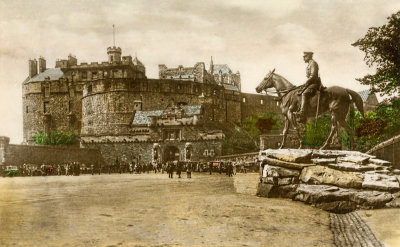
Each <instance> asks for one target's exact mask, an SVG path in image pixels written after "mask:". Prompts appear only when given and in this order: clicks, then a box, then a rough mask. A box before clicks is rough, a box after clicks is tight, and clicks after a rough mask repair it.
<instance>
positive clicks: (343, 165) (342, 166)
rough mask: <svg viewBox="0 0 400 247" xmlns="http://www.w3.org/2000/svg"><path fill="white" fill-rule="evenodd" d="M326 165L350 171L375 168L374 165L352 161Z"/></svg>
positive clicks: (372, 169)
mask: <svg viewBox="0 0 400 247" xmlns="http://www.w3.org/2000/svg"><path fill="white" fill-rule="evenodd" d="M327 166H328V167H330V168H333V169H336V170H341V171H351V172H365V171H374V170H375V169H376V165H359V164H356V163H352V162H340V163H337V164H336V163H329V164H327Z"/></svg>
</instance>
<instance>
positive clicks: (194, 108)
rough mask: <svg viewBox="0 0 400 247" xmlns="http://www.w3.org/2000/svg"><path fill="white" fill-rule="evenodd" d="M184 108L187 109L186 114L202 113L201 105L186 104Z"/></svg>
mask: <svg viewBox="0 0 400 247" xmlns="http://www.w3.org/2000/svg"><path fill="white" fill-rule="evenodd" d="M182 109H183V110H184V111H185V113H186V115H189V116H190V115H198V114H200V113H201V105H184V106H182Z"/></svg>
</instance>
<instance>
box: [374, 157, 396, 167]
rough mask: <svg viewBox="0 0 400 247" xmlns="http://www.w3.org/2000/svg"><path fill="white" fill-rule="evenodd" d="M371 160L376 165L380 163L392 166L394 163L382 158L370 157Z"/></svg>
mask: <svg viewBox="0 0 400 247" xmlns="http://www.w3.org/2000/svg"><path fill="white" fill-rule="evenodd" d="M369 162H370V163H372V164H375V165H380V166H390V165H392V163H390V162H389V161H386V160H381V159H376V158H375V159H369Z"/></svg>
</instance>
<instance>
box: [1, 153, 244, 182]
mask: <svg viewBox="0 0 400 247" xmlns="http://www.w3.org/2000/svg"><path fill="white" fill-rule="evenodd" d="M16 168H17V170H18V174H17V175H18V176H51V175H53V176H79V175H80V174H92V175H95V174H99V175H100V174H111V173H120V174H122V173H130V174H143V173H168V177H169V178H173V175H174V173H176V176H177V177H178V178H181V177H182V173H186V177H187V178H191V177H192V172H208V173H209V174H210V175H211V174H212V173H219V174H222V173H225V174H226V175H228V176H232V175H235V174H236V172H243V173H246V172H247V168H246V166H245V165H243V164H242V163H238V162H234V161H213V162H185V161H177V160H175V161H167V162H165V163H160V162H147V163H143V162H136V161H131V162H126V161H125V162H120V160H119V159H118V158H116V159H115V162H114V163H113V164H111V165H97V164H84V163H80V162H65V163H61V164H44V163H43V164H41V165H38V164H23V165H21V166H17V167H16ZM0 169H3V170H4V167H0ZM2 174H5V173H4V171H2Z"/></svg>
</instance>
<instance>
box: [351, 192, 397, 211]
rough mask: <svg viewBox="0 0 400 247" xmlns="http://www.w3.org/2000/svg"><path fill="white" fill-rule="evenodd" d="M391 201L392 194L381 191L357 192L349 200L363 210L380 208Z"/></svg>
mask: <svg viewBox="0 0 400 247" xmlns="http://www.w3.org/2000/svg"><path fill="white" fill-rule="evenodd" d="M392 199H393V196H392V194H390V193H388V192H383V191H370V190H365V191H357V192H356V193H354V194H352V195H350V200H351V201H353V202H355V203H357V205H359V206H361V207H363V208H382V207H384V206H385V204H386V203H388V202H389V201H391V200H392Z"/></svg>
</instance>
